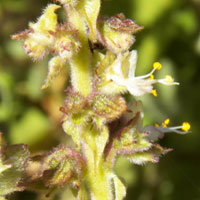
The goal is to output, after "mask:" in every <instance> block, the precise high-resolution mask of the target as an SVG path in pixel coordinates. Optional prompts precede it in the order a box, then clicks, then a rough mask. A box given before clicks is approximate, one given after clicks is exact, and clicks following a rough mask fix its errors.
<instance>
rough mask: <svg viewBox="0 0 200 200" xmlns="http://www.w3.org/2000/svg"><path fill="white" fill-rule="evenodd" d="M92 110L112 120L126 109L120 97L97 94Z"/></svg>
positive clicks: (124, 102)
mask: <svg viewBox="0 0 200 200" xmlns="http://www.w3.org/2000/svg"><path fill="white" fill-rule="evenodd" d="M93 110H94V112H95V114H96V115H98V116H101V117H105V118H106V119H108V120H114V119H116V118H118V117H120V116H121V115H122V113H124V112H125V111H126V101H125V100H124V99H123V98H122V97H120V96H117V97H110V98H109V97H106V96H103V95H97V96H96V97H95V99H94V104H93Z"/></svg>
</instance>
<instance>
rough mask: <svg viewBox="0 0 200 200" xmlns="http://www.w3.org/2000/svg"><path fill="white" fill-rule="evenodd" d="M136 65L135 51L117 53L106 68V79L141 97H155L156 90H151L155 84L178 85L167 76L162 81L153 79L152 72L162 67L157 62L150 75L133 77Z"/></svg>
mask: <svg viewBox="0 0 200 200" xmlns="http://www.w3.org/2000/svg"><path fill="white" fill-rule="evenodd" d="M136 63H137V51H135V50H133V51H131V52H125V53H119V54H118V55H117V58H116V60H115V61H114V62H113V64H112V65H111V66H110V67H108V69H107V72H106V79H107V80H109V81H114V82H115V83H116V84H118V85H120V86H124V87H125V88H126V89H127V90H128V91H129V92H130V93H131V94H132V95H134V96H141V95H144V94H145V93H152V94H153V95H154V96H157V93H156V90H155V89H153V84H155V83H161V84H164V85H179V83H177V82H174V80H173V79H172V77H171V76H169V75H166V76H165V78H163V79H154V76H153V73H154V71H155V70H159V69H161V67H162V66H161V64H160V63H158V62H156V63H154V65H153V69H152V71H151V72H150V73H148V74H146V75H143V76H135V69H136Z"/></svg>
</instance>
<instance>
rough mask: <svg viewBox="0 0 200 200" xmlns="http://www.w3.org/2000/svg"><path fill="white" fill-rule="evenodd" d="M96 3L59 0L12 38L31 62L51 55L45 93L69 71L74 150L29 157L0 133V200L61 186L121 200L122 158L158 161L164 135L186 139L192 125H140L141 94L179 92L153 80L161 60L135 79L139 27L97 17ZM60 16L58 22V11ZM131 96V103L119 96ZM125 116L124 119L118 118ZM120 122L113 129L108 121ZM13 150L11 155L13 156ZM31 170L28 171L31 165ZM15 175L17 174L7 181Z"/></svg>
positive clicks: (67, 124)
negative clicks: (159, 87)
mask: <svg viewBox="0 0 200 200" xmlns="http://www.w3.org/2000/svg"><path fill="white" fill-rule="evenodd" d="M100 6H101V1H100V0H56V1H54V3H52V4H48V5H47V7H46V8H45V9H44V10H43V13H42V15H41V16H40V17H39V18H38V19H37V20H36V22H31V23H29V24H28V28H27V30H25V31H23V32H21V33H18V34H15V35H12V39H15V40H22V42H23V48H24V51H25V53H26V54H27V55H28V56H30V57H31V58H32V59H33V60H34V61H39V60H41V59H43V58H44V57H45V56H47V55H48V54H49V55H50V56H51V58H50V60H49V62H48V74H47V78H46V80H45V81H44V84H43V85H42V86H41V88H42V89H48V87H49V86H51V84H55V83H54V79H55V78H56V76H57V75H58V74H59V73H60V72H61V70H62V69H63V68H66V67H67V68H68V67H69V68H70V69H69V71H70V83H68V85H67V89H66V91H65V92H66V99H65V100H64V103H63V105H61V108H60V111H61V112H62V113H63V119H62V128H63V130H64V132H65V133H66V134H68V135H70V136H71V138H72V140H73V142H74V144H75V145H74V146H73V147H70V146H64V145H63V146H58V147H55V148H54V149H53V150H51V151H50V152H47V153H45V154H42V155H38V156H31V155H30V154H29V152H28V148H27V147H26V146H25V145H15V146H7V145H6V144H5V143H4V142H3V139H2V135H0V136H1V137H0V183H1V185H0V198H3V199H4V198H6V196H7V195H9V194H10V193H12V192H15V191H22V190H25V189H27V190H34V191H40V193H41V192H42V191H43V192H46V193H47V192H50V193H49V194H50V198H52V199H53V198H54V195H55V194H56V193H58V192H59V193H60V192H62V190H64V189H65V188H66V187H68V188H70V189H71V190H72V191H73V194H74V196H75V197H76V198H77V199H79V200H91V199H92V200H122V199H124V198H125V196H126V187H125V184H124V183H123V181H122V180H121V179H120V178H119V177H117V175H116V174H115V172H114V166H115V163H116V160H117V159H118V157H119V156H124V157H126V158H127V159H128V160H129V161H130V162H131V163H133V164H139V165H141V164H145V163H147V162H153V163H157V162H158V161H159V158H160V156H162V155H164V154H166V153H168V152H169V151H171V149H167V148H164V147H161V146H160V145H159V144H158V143H157V142H158V140H159V139H160V138H162V137H163V136H164V135H165V133H167V132H176V133H180V134H185V133H187V132H188V131H189V129H190V124H189V123H188V122H184V123H183V124H182V125H181V126H177V127H169V126H168V125H169V119H167V120H165V121H164V122H163V123H162V124H161V125H158V124H156V125H154V126H152V125H148V126H145V127H143V123H142V121H143V118H144V113H143V109H142V102H141V101H138V100H137V97H138V96H143V95H153V96H157V95H158V94H157V92H156V90H155V89H154V87H153V86H154V84H164V85H166V86H173V87H176V86H177V85H179V83H178V82H175V81H174V80H173V78H172V77H171V76H170V75H166V76H164V77H163V78H161V79H156V78H155V77H154V76H155V75H154V72H156V71H157V70H161V68H162V65H161V64H160V63H159V62H155V63H153V64H152V66H153V68H152V71H151V72H149V73H148V74H145V75H141V76H136V74H135V70H136V66H137V51H136V50H131V51H130V48H131V47H132V45H134V42H135V40H136V39H135V34H136V33H137V32H139V31H141V30H142V29H143V27H142V26H139V25H137V24H136V23H135V22H134V21H132V20H131V19H126V18H125V16H124V15H123V14H121V13H120V14H116V15H115V16H112V17H110V18H105V17H100V16H99V11H100ZM59 9H62V10H63V12H65V16H66V19H65V21H64V22H62V23H59V22H58V17H57V13H56V12H57V10H59ZM124 94H128V95H129V96H131V98H128V99H129V101H127V99H125V98H124ZM122 118H123V120H121V119H122ZM117 121H121V125H120V127H117V128H116V127H115V131H112V130H113V129H112V124H113V123H114V122H117ZM11 153H13V155H11ZM33 165H34V166H35V165H37V166H38V167H37V168H36V172H35V171H34V173H31V170H30V169H31V168H32V166H33ZM11 173H13V174H14V176H12V177H11V176H10V174H11Z"/></svg>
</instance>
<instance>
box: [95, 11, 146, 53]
mask: <svg viewBox="0 0 200 200" xmlns="http://www.w3.org/2000/svg"><path fill="white" fill-rule="evenodd" d="M98 29H99V41H100V42H101V43H102V44H103V45H104V46H105V47H106V48H107V49H109V50H110V51H112V52H114V53H120V52H124V51H127V50H128V49H129V48H130V46H131V45H132V44H133V43H134V42H135V39H134V37H133V35H132V34H133V33H135V32H137V31H139V30H141V29H143V27H139V26H138V25H137V24H136V23H135V22H133V21H131V20H130V19H125V17H124V16H123V15H122V14H119V15H116V16H114V17H111V18H110V19H106V20H100V21H99V25H98Z"/></svg>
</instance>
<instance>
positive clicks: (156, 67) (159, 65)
mask: <svg viewBox="0 0 200 200" xmlns="http://www.w3.org/2000/svg"><path fill="white" fill-rule="evenodd" d="M153 68H154V69H156V70H160V69H161V68H162V65H161V64H160V63H159V62H155V63H153Z"/></svg>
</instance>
